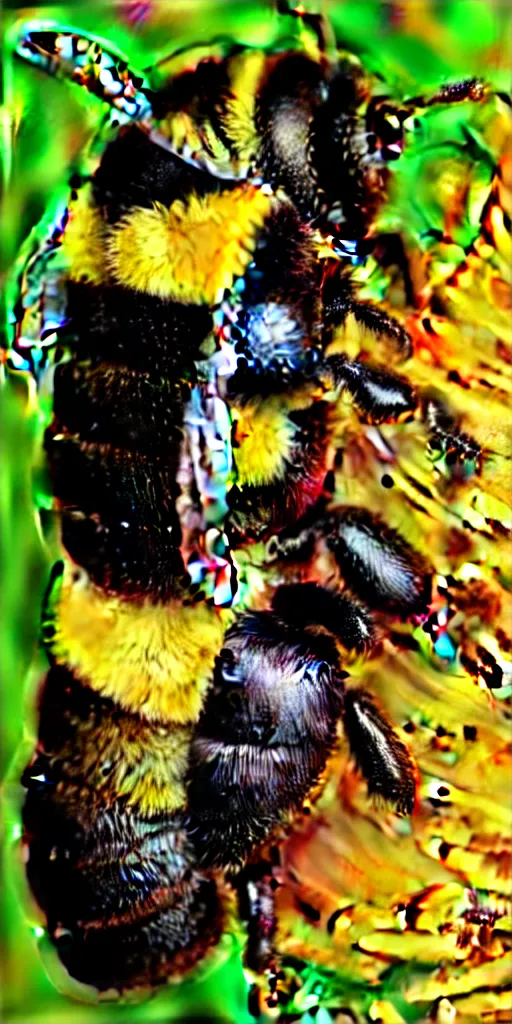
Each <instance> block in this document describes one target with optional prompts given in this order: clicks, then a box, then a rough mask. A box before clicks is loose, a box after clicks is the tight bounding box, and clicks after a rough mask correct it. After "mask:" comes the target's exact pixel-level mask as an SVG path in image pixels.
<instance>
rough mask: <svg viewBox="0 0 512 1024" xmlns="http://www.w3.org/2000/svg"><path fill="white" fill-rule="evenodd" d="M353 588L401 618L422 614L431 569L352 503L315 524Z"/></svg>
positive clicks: (377, 520)
mask: <svg viewBox="0 0 512 1024" xmlns="http://www.w3.org/2000/svg"><path fill="white" fill-rule="evenodd" d="M318 536H319V537H322V538H323V539H324V540H325V543H326V545H327V547H328V548H329V550H330V551H332V553H333V555H334V558H335V560H336V562H337V564H338V566H339V568H340V570H341V572H342V574H343V577H344V578H345V579H346V580H347V581H349V583H350V588H351V590H352V591H353V592H354V593H355V594H356V595H357V596H358V597H361V598H362V599H363V601H365V603H366V604H368V605H369V607H370V608H377V609H379V610H382V611H386V612H389V613H392V614H399V615H400V616H401V617H404V616H405V617H408V616H410V615H422V614H425V613H426V611H427V608H428V604H429V601H430V598H431V587H432V567H431V565H430V563H429V562H428V560H427V559H426V558H425V556H424V555H422V554H420V553H419V552H418V551H416V550H415V549H414V548H413V547H412V546H411V545H410V544H408V543H407V541H405V540H404V539H403V537H402V536H401V535H400V534H399V533H398V532H397V531H396V530H393V529H391V528H390V527H389V526H388V525H387V524H386V523H385V522H384V521H383V520H382V519H381V518H380V517H379V516H377V515H374V514H372V513H371V512H368V511H366V509H364V508H358V507H356V506H341V507H339V508H337V509H334V510H333V511H332V512H331V513H329V514H328V515H327V516H325V517H324V519H323V520H322V521H321V522H319V524H318Z"/></svg>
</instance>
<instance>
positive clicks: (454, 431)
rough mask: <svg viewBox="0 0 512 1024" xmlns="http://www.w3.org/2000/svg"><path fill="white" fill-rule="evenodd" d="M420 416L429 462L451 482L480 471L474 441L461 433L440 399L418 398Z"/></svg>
mask: <svg viewBox="0 0 512 1024" xmlns="http://www.w3.org/2000/svg"><path fill="white" fill-rule="evenodd" d="M421 406H422V414H423V421H424V423H425V427H426V431H427V450H428V454H429V456H430V458H431V459H432V462H433V463H435V464H436V466H437V468H438V469H440V466H441V463H443V462H444V465H445V467H446V469H445V473H446V475H447V476H449V477H450V478H451V479H459V480H460V479H468V477H470V476H473V475H474V474H475V473H476V474H477V475H478V474H479V473H480V472H481V470H482V456H483V453H482V449H481V447H480V445H479V444H478V442H477V441H475V440H474V438H472V437H470V435H469V434H466V433H464V432H463V431H461V430H460V429H459V427H458V425H457V421H456V418H455V417H454V416H453V415H452V414H451V412H450V411H449V409H448V408H447V407H446V406H445V404H444V402H443V401H441V399H439V398H437V397H436V396H435V395H432V394H425V395H424V396H422V402H421Z"/></svg>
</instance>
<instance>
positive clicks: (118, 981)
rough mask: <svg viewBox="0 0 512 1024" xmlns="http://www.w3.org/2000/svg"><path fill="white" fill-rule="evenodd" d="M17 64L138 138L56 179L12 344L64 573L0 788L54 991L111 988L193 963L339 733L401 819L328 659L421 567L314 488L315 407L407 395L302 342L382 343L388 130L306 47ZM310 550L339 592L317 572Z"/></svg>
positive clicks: (390, 379)
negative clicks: (368, 264)
mask: <svg viewBox="0 0 512 1024" xmlns="http://www.w3.org/2000/svg"><path fill="white" fill-rule="evenodd" d="M19 52H20V53H21V54H22V55H23V56H31V58H32V59H33V58H34V56H35V57H36V58H37V63H39V64H44V63H45V62H46V65H47V66H48V67H50V69H53V68H54V66H55V65H58V66H59V67H64V69H66V61H67V62H68V64H69V65H70V67H71V75H72V77H74V78H75V80H77V81H79V82H80V83H81V84H84V85H85V86H86V87H87V88H89V89H90V90H91V91H93V92H96V93H101V95H103V96H104V98H106V99H107V100H108V101H109V102H111V103H112V104H113V106H114V108H115V111H116V116H118V117H119V119H120V120H121V121H122V120H123V119H124V120H125V121H128V120H129V119H130V118H132V119H133V120H134V121H138V123H126V124H124V125H121V127H120V128H119V130H118V132H117V134H116V135H115V137H114V138H113V139H112V140H111V141H110V142H109V143H108V145H107V146H106V148H105V150H104V153H103V155H102V157H101V160H100V162H99V165H98V166H97V168H96V170H95V172H94V174H93V175H92V177H91V178H90V180H89V181H85V182H80V184H79V185H78V184H77V187H76V188H75V187H74V188H73V193H72V197H71V200H70V203H69V207H68V211H67V215H66V218H65V223H64V224H63V225H62V231H61V233H60V234H59V235H58V237H57V239H56V240H55V239H54V241H53V242H51V245H50V250H48V247H46V248H44V250H42V251H41V252H40V253H39V255H38V257H37V259H39V274H40V276H39V279H38V284H37V282H36V293H37V294H36V299H35V301H34V295H33V289H32V290H30V289H29V288H28V286H26V288H25V291H24V294H22V297H21V304H20V313H19V317H18V339H17V342H16V343H15V345H14V349H15V350H17V351H18V352H20V351H22V350H23V349H24V350H26V348H27V339H28V338H29V335H30V332H31V331H32V332H34V331H35V333H36V335H37V338H38V341H39V342H40V343H41V344H42V345H43V343H44V344H46V346H48V344H51V343H49V342H48V332H49V330H50V329H51V327H53V330H54V332H55V334H56V340H57V343H58V347H59V350H60V354H61V356H62V358H60V359H56V361H55V362H56V365H55V368H54V376H53V416H52V420H51V422H50V424H49V426H48V428H47V431H46V435H45V448H46V453H47V458H48V464H49V468H50V473H51V476H52V481H53V488H54V495H55V498H56V503H57V507H58V510H59V512H60V515H61V518H62V542H63V545H64V548H65V550H66V557H65V560H64V564H63V567H62V572H61V573H57V574H56V576H55V579H54V581H53V585H52V588H51V592H50V593H49V595H48V600H47V605H46V609H45V615H44V620H43V635H44V637H45V643H46V646H47V651H48V656H49V659H50V670H49V673H48V676H47V679H46V681H45V683H44V686H43V689H42V692H41V698H40V725H39V736H38V743H37V750H36V753H35V755H34V759H33V762H32V763H31V765H30V766H29V767H28V768H27V770H26V772H25V776H24V783H25V785H26V787H27V797H26V802H25V808H24V829H25V841H26V844H27V849H28V867H27V871H28V878H29V882H30V885H31V887H32V890H33V893H34V895H35V897H36V900H37V902H38V903H39V905H40V906H41V908H42V910H43V912H44V914H45V916H46V922H47V927H48V931H49V934H50V937H51V938H52V941H53V942H54V944H55V945H56V947H57V950H58V952H59V955H60V957H61V959H62V961H63V963H64V964H65V966H66V967H67V969H68V970H69V972H70V973H71V975H72V976H74V977H76V978H78V979H79V980H80V981H84V982H87V983H88V984H92V985H94V986H96V987H97V988H99V989H107V988H111V987H117V988H119V989H124V988H129V987H133V986H141V985H147V984H158V983H160V982H162V981H164V980H166V979H167V978H169V977H176V976H181V975H182V974H183V973H185V972H186V971H187V970H189V969H190V968H191V967H192V966H193V965H194V964H196V963H197V962H199V961H200V960H201V959H202V958H203V956H204V955H205V954H206V953H207V951H208V950H209V949H211V948H212V947H213V946H214V945H215V943H216V942H217V940H218V938H219V936H220V935H221V933H222V930H223V927H224V923H225V894H224V889H223V887H224V886H225V879H226V873H228V876H229V877H230V878H232V877H235V876H237V877H238V878H239V879H243V877H244V871H245V869H246V868H247V866H248V865H249V867H250V866H251V865H252V866H253V865H254V864H255V863H256V862H257V859H258V850H259V849H260V848H261V845H262V844H264V843H268V842H269V841H271V839H272V837H273V836H274V835H280V834H281V832H282V830H283V828H286V827H287V826H288V825H289V824H290V822H291V821H293V818H294V816H295V815H296V814H297V813H299V812H300V809H301V806H302V804H303V801H304V800H305V798H306V797H307V796H308V794H309V793H310V792H311V791H312V790H314V789H315V787H316V786H317V785H319V784H320V780H321V778H322V777H323V773H324V771H325V767H326V764H327V761H328V758H329V755H330V752H331V751H332V749H333V747H334V745H335V742H336V730H337V723H338V721H339V720H340V719H341V720H343V721H344V723H345V728H346V731H347V736H348V740H349V745H350V748H351V752H352V754H353V756H354V758H355V760H356V762H357V764H358V765H359V767H360V768H361V770H362V772H363V773H364V775H365V776H366V779H367V781H368V785H369V790H370V792H372V793H375V794H377V795H379V796H383V797H384V798H386V799H389V800H391V801H392V802H393V803H394V804H395V806H396V807H397V808H398V810H399V811H400V812H402V813H410V811H411V810H412V807H413V803H414V793H415V768H414V765H413V762H412V758H411V756H410V754H409V753H408V751H407V748H406V746H405V745H404V744H403V742H402V741H401V740H400V739H399V737H398V736H397V735H396V734H395V732H394V730H393V727H392V726H391V724H390V723H389V722H388V720H387V717H386V716H385V714H384V713H383V712H382V711H381V709H380V708H379V707H378V706H377V703H376V701H375V699H374V698H373V697H372V696H371V695H370V694H369V693H367V692H366V691H364V690H360V691H358V690H346V689H345V683H344V678H345V676H346V672H345V671H344V668H343V665H344V660H345V657H346V655H347V652H351V651H359V652H361V651H365V650H368V649H370V648H371V646H372V644H373V643H374V641H375V628H374V621H373V616H372V614H371V613H370V612H369V611H368V610H367V609H366V607H365V605H363V604H362V603H361V601H360V600H358V599H363V600H364V601H365V604H368V605H370V606H371V607H375V608H377V609H378V610H379V613H381V614H382V616H384V617H385V616H386V615H388V614H389V615H396V614H398V613H400V614H402V615H403V617H405V618H407V617H409V616H411V615H412V614H415V615H417V616H419V617H421V616H422V615H424V614H426V612H427V608H428V602H429V597H430V581H431V576H432V568H431V566H430V565H429V563H428V562H427V560H426V559H425V558H423V557H422V556H420V555H418V554H417V553H416V552H415V551H414V550H413V548H412V547H411V546H410V545H407V544H406V543H405V541H403V540H402V539H401V538H400V536H399V535H398V534H397V533H395V532H394V531H392V530H390V529H388V528H387V527H386V526H385V525H384V524H383V523H382V522H381V520H380V519H378V517H376V516H375V515H374V514H373V513H369V512H364V511H363V510H360V509H355V510H354V509H351V508H350V507H348V506H347V507H345V506H340V504H339V503H336V502H330V499H329V495H328V492H327V490H326V487H325V481H326V477H327V475H328V474H329V472H330V471H332V468H333V459H334V440H335V431H336V425H337V416H338V413H337V402H338V398H339V389H340V388H341V389H342V390H344V391H346V392H348V394H349V395H350V396H351V398H352V400H353V405H354V409H355V410H356V412H357V413H358V415H360V417H361V419H363V421H365V422H367V423H370V424H381V423H399V422H401V421H403V420H404V419H410V418H411V417H412V416H413V414H415V412H416V410H417V407H418V399H417V396H416V392H415V389H414V388H413V387H412V386H411V385H409V383H408V382H407V380H406V379H405V378H404V377H399V376H397V375H394V374H393V373H392V372H391V373H390V372H389V371H387V370H383V369H382V368H379V367H377V366H374V365H372V364H370V363H367V362H365V361H364V360H362V361H359V360H355V361H351V360H349V359H348V358H346V357H345V356H341V357H340V356H339V355H338V354H334V355H333V354H332V351H331V349H330V347H329V346H330V345H331V343H332V336H333V331H335V329H336V327H339V325H340V324H343V322H344V320H345V318H346V316H347V315H348V314H349V313H351V314H353V315H355V316H356V317H359V320H360V321H361V322H364V321H365V318H366V322H367V323H369V324H370V329H371V330H374V328H376V327H379V328H380V330H381V332H382V334H384V335H387V336H388V337H391V340H392V341H393V342H395V343H398V345H397V347H398V348H399V349H401V351H402V352H403V353H404V354H406V351H407V346H408V344H409V342H408V338H407V335H406V333H405V331H404V329H403V328H402V326H401V325H400V324H399V323H398V322H397V321H395V320H393V319H392V318H390V317H389V316H387V315H385V314H382V316H381V317H379V311H378V310H377V308H376V307H371V306H368V305H364V304H358V303H357V301H356V300H355V298H354V297H353V295H352V293H351V291H350V286H349V283H348V274H347V272H348V269H349V267H350V265H351V259H350V255H347V254H350V252H351V251H352V252H354V251H356V250H357V247H358V246H359V245H364V243H365V240H366V239H367V236H368V232H369V228H370V226H371V221H372V217H373V215H374V211H375V208H376V204H377V203H378V202H379V201H380V198H381V196H382V193H383V189H384V184H385V179H386V171H385V159H386V156H385V151H386V150H389V153H388V156H389V154H390V153H391V154H392V155H391V156H389V158H390V159H391V158H394V157H395V156H396V155H398V153H397V152H396V151H395V150H396V147H398V148H399V147H400V146H401V144H402V132H401V121H402V120H403V118H402V117H401V119H400V118H399V119H398V120H399V125H400V129H399V130H398V135H397V139H396V140H394V137H393V139H392V140H391V141H390V139H389V138H387V139H385V141H384V143H383V144H382V146H381V147H380V148H379V146H378V145H377V142H378V135H377V122H378V105H376V104H375V103H374V104H373V105H371V104H370V105H368V100H369V93H368V91H367V84H366V82H365V80H364V77H363V74H362V71H361V69H360V67H359V65H358V64H355V63H353V62H350V61H348V60H344V59H343V60H341V61H340V62H338V63H337V64H336V65H335V66H330V65H329V62H328V61H327V59H326V58H325V56H324V55H323V54H321V53H320V54H318V55H317V57H316V58H313V57H311V56H308V55H306V54H302V53H300V52H285V53H280V54H277V55H269V54H265V53H262V52H259V51H249V52H244V51H242V52H240V51H236V52H234V53H232V54H231V55H230V56H229V57H228V58H226V59H225V60H221V61H219V60H210V61H205V62H203V63H201V64H200V65H199V66H198V67H196V68H195V69H194V70H193V71H192V70H189V69H187V70H186V71H185V72H182V73H181V75H178V76H176V77H174V78H171V80H170V82H169V83H168V84H167V85H166V86H164V87H161V88H159V89H152V88H150V87H149V85H148V84H147V82H146V81H145V79H139V77H138V76H134V75H132V74H131V73H130V72H129V70H128V69H127V68H126V66H123V62H119V61H116V60H114V59H112V58H110V57H109V55H108V54H105V52H104V51H102V50H101V48H98V49H97V50H94V54H96V56H94V59H93V55H94V54H93V53H92V52H91V51H89V50H87V49H86V48H84V47H82V48H81V47H80V45H79V41H78V40H77V37H74V36H72V35H69V34H68V33H63V34H61V35H58V34H57V33H37V32H32V33H30V34H29V35H28V36H26V37H24V40H23V42H22V43H21V44H20V47H19ZM80 54H81V55H82V57H83V59H82V57H80ZM79 58H80V59H79ZM95 67H96V68H97V67H99V68H102V69H103V72H104V74H103V77H102V78H100V79H99V78H98V75H97V73H96V71H95ZM77 69H78V70H77ZM68 71H69V68H68ZM109 75H110V78H109ZM462 98H464V97H462ZM443 101H444V98H443ZM365 104H366V108H365V110H366V113H365V112H364V111H363V112H362V108H363V107H364V106H365ZM404 117H405V114H404ZM370 127H371V132H370ZM370 134H371V139H370V138H369V136H370ZM393 147H395V149H393ZM377 151H378V152H377ZM383 154H384V155H383ZM326 239H329V240H330V241H329V243H328V244H329V246H330V251H329V257H328V259H327V260H326V261H325V260H324V258H323V257H322V255H321V252H322V246H325V245H326V244H327V242H326ZM52 246H53V248H52ZM351 247H352V250H351ZM49 251H51V253H52V254H53V256H52V259H53V263H54V264H55V266H54V269H53V270H52V272H51V273H50V272H49V271H48V269H47V268H48V265H52V261H51V260H50V257H49ZM57 251H58V256H59V259H58V260H57V261H56V260H55V258H54V257H55V252H57ZM59 260H62V264H59ZM326 262H327V263H328V264H329V268H328V269H329V273H327V274H326V273H325V269H326V267H325V263H326ZM333 263H334V264H335V273H334V274H333V273H332V264H333ZM43 264H44V266H43ZM59 266H62V269H59ZM34 268H36V269H37V260H36V263H35V264H31V269H30V273H31V274H32V276H35V278H36V279H37V273H36V270H35V269H34ZM52 274H53V275H54V276H52ZM26 280H28V277H27V278H26ZM30 280H32V277H31V278H30ZM55 280H56V281H57V285H58V287H57V288H55V287H53V285H54V283H55ZM52 297H53V303H54V305H53V306H52ZM50 308H51V312H52V318H53V319H52V320H51V322H50V319H49V310H50ZM34 316H35V322H36V327H35V328H34V326H33V325H34ZM54 341H55V338H54ZM43 347H44V345H43ZM337 389H338V390H337ZM308 517H309V518H308ZM304 524H305V525H304ZM259 542H264V544H266V545H267V547H268V551H269V552H270V546H271V544H272V543H273V560H275V558H277V562H278V566H279V568H278V570H277V571H276V572H275V573H274V575H272V571H270V570H269V575H268V591H269V592H270V597H268V594H266V595H265V598H261V594H258V595H256V596H254V595H252V594H251V592H250V586H249V585H248V584H247V581H246V579H245V577H244V574H243V571H241V569H240V564H239V562H241V563H243V558H242V559H239V558H238V557H237V552H238V551H241V552H242V554H243V553H244V552H245V555H247V552H248V551H249V552H250V551H251V550H252V548H253V547H255V546H256V545H257V544H258V543H259ZM319 548H321V549H322V558H323V559H325V558H327V557H328V558H330V559H331V562H332V565H333V567H334V569H333V577H332V578H333V579H334V578H335V575H336V578H337V579H341V580H344V581H345V588H346V590H347V593H345V592H344V593H343V594H341V593H339V591H338V590H337V589H336V587H334V586H332V585H329V586H325V585H324V582H325V581H324V580H323V579H322V578H321V571H320V570H319V569H318V568H315V566H316V565H317V563H315V557H317V555H318V550H319ZM320 561H321V559H320ZM318 564H320V562H318ZM284 565H286V566H287V568H286V570H285V569H283V568H282V567H283V566H284ZM349 588H350V592H349ZM352 593H353V595H354V596H352ZM267 597H268V600H267ZM304 601H307V603H308V611H307V614H306V612H305V606H304V604H303V602H304ZM265 602H266V603H265ZM310 605H311V607H310ZM50 837H51V838H50ZM258 884H259V883H258ZM250 885H251V886H253V887H254V885H256V883H255V882H254V879H253V878H252V877H251V880H250ZM260 902H263V903H265V901H264V900H263V899H261V900H260ZM253 903H256V904H257V903H258V899H256V900H255V901H254V900H253ZM264 932H265V935H264V941H263V940H262V941H263V947H264V949H265V950H266V954H265V955H263V954H262V953H261V948H262V946H261V943H260V945H258V943H259V942H260V939H261V935H259V933H258V928H257V926H256V924H255V921H254V919H252V918H250V925H249V936H250V942H249V946H250V949H249V952H248V957H249V962H251V963H252V964H258V966H263V967H266V966H268V963H269V959H271V956H270V953H269V951H268V948H267V947H269V943H270V945H271V942H270V939H271V937H272V933H273V924H272V921H270V924H269V921H268V914H267V921H266V926H265V929H264ZM251 936H252V938H251ZM269 937H270V938H269Z"/></svg>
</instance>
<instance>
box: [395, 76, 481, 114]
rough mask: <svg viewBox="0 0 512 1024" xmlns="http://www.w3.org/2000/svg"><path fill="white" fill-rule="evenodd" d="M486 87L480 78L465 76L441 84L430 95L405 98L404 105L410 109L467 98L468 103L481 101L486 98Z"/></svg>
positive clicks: (461, 100) (458, 101) (462, 100)
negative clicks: (460, 79)
mask: <svg viewBox="0 0 512 1024" xmlns="http://www.w3.org/2000/svg"><path fill="white" fill-rule="evenodd" d="M487 96H488V88H487V87H486V85H485V82H483V81H482V80H481V79H480V78H465V79H463V80H462V81H460V82H451V83H448V84H446V85H442V86H441V88H440V89H438V91H437V92H435V93H433V95H432V96H414V97H412V99H408V100H405V103H404V106H407V107H409V108H410V109H411V113H413V112H414V109H420V110H421V109H425V108H426V107H434V106H438V105H440V104H453V103H463V102H464V101H465V100H469V102H470V103H481V102H482V101H483V100H485V99H487Z"/></svg>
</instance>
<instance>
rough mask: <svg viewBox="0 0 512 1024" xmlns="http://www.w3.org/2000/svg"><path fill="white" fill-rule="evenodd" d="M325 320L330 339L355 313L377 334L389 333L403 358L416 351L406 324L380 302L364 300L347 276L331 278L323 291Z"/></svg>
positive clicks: (363, 324) (363, 325)
mask: <svg viewBox="0 0 512 1024" xmlns="http://www.w3.org/2000/svg"><path fill="white" fill-rule="evenodd" d="M322 303H323V322H324V327H325V329H326V332H327V340H328V339H329V338H332V336H333V334H334V331H335V330H336V328H338V327H342V326H343V325H344V324H345V322H346V320H347V317H348V316H349V315H350V314H352V316H353V317H354V320H355V321H356V323H357V324H358V325H359V326H360V327H362V328H364V329H365V330H367V331H369V332H370V333H371V334H374V335H376V337H378V338H379V337H381V336H384V337H386V336H387V337H388V338H390V339H391V341H392V342H393V344H394V346H395V348H396V349H397V351H398V352H399V353H400V355H401V357H402V358H403V359H409V358H410V356H411V355H412V342H411V339H410V337H409V335H408V333H407V331H406V330H405V327H403V326H402V324H401V323H400V322H399V321H398V320H396V319H395V317H393V316H390V315H389V313H386V312H385V310H383V309H380V308H379V306H374V305H373V304H372V303H371V302H360V301H358V300H357V299H355V298H354V297H353V295H352V293H351V289H350V286H349V284H348V282H347V281H346V280H345V279H344V278H340V277H335V276H333V277H329V278H327V280H326V282H325V284H324V288H323V293H322Z"/></svg>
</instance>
